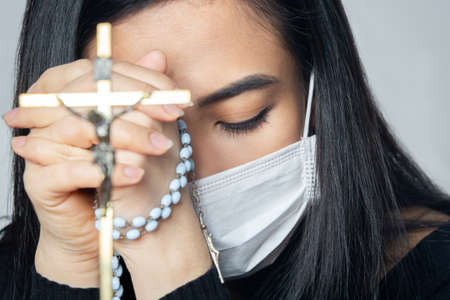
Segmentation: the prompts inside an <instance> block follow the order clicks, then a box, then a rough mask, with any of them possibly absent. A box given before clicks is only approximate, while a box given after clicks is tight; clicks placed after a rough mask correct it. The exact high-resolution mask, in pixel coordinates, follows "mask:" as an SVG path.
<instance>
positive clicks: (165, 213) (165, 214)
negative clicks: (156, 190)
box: [161, 206, 172, 219]
mask: <svg viewBox="0 0 450 300" xmlns="http://www.w3.org/2000/svg"><path fill="white" fill-rule="evenodd" d="M171 213H172V209H171V208H170V207H169V206H166V207H164V208H163V210H162V214H161V218H163V219H167V218H168V217H169V216H170V214H171Z"/></svg>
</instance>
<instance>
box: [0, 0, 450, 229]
mask: <svg viewBox="0 0 450 300" xmlns="http://www.w3.org/2000/svg"><path fill="white" fill-rule="evenodd" d="M343 2H344V5H345V8H346V10H347V13H348V15H349V18H350V23H351V25H352V28H353V31H354V34H355V38H356V42H357V45H358V48H359V50H360V54H361V57H362V60H363V63H364V65H365V68H366V71H367V73H368V76H369V81H370V84H371V86H372V88H373V90H374V92H375V96H376V98H377V100H378V103H379V105H380V108H381V110H382V111H383V113H384V115H385V117H386V119H387V120H388V122H389V123H390V124H391V125H392V127H393V129H394V132H395V133H396V135H397V136H398V137H399V139H400V141H401V143H402V144H403V145H404V146H405V147H406V149H408V150H409V151H410V153H411V154H412V156H413V157H414V158H415V159H416V160H417V162H418V163H419V165H420V166H422V167H423V168H424V170H425V171H426V172H427V173H428V174H429V175H430V176H431V178H432V179H434V180H435V182H436V183H437V184H438V185H439V186H441V187H442V188H444V190H446V191H447V192H450V174H449V170H450V156H449V154H450V138H449V137H450V135H449V133H448V130H449V129H450V118H449V117H448V115H449V113H450V101H449V100H450V97H449V96H450V92H449V89H448V88H449V84H448V83H449V79H450V57H449V53H450V34H449V29H450V18H448V12H449V11H450V1H448V0H433V1H423V0H396V1H392V0H377V1H370V2H369V1H362V0H344V1H343ZM24 6H25V1H24V0H15V1H8V3H7V4H5V5H4V7H3V9H2V10H1V11H0V40H1V48H0V63H1V66H2V71H1V72H0V99H1V101H0V113H2V114H3V113H5V112H6V111H8V110H9V107H10V103H11V97H12V94H13V78H14V75H13V74H14V72H13V69H14V58H15V50H16V43H17V39H18V35H19V23H20V21H21V18H22V13H23V10H24ZM0 140H1V141H2V143H1V144H0V145H1V146H0V164H1V166H2V167H1V168H0V178H1V179H0V215H3V214H5V212H9V211H10V206H11V205H10V204H8V201H6V199H10V198H11V197H10V196H9V194H10V190H11V189H10V186H9V184H10V180H9V178H10V174H11V168H10V160H11V151H10V147H9V130H8V128H7V127H6V126H5V125H4V122H0ZM2 222H3V221H0V227H1V224H2Z"/></svg>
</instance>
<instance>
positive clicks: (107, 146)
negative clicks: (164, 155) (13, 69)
mask: <svg viewBox="0 0 450 300" xmlns="http://www.w3.org/2000/svg"><path fill="white" fill-rule="evenodd" d="M111 57H112V45H111V24H109V23H99V24H98V25H97V58H96V60H95V64H94V80H95V81H96V82H97V93H61V94H33V93H30V94H21V95H20V96H19V106H21V107H57V106H64V107H65V108H67V109H68V110H69V111H70V112H71V113H73V114H75V115H77V116H78V117H80V118H82V119H85V120H87V121H89V122H90V123H92V124H93V125H94V127H95V131H96V134H97V137H98V139H99V144H98V145H97V146H95V147H93V148H91V150H92V151H93V153H94V163H96V164H98V165H99V166H100V168H101V170H102V172H103V175H104V180H103V182H102V184H101V186H100V208H101V212H102V216H101V219H100V237H99V267H100V299H101V300H110V299H112V296H113V291H112V285H111V284H112V283H111V279H112V265H111V261H112V256H113V240H112V230H113V216H114V211H113V208H112V206H111V204H110V199H111V189H112V183H111V176H112V172H113V169H114V164H115V152H114V149H113V148H112V146H111V143H110V130H111V124H112V122H113V121H114V120H115V119H116V118H118V117H119V116H121V115H123V114H125V113H127V112H129V111H131V110H133V108H134V107H135V106H136V105H138V104H139V103H140V104H191V105H192V102H191V93H190V91H189V90H170V91H153V92H151V93H146V92H141V91H133V92H112V82H111V67H112V58H111ZM114 106H125V107H126V108H124V109H123V110H122V111H121V112H120V113H118V114H116V115H113V112H112V108H113V107H114ZM75 107H96V108H97V109H92V110H90V111H89V112H88V113H87V115H83V114H81V113H79V112H77V111H76V110H75V109H74V108H75Z"/></svg>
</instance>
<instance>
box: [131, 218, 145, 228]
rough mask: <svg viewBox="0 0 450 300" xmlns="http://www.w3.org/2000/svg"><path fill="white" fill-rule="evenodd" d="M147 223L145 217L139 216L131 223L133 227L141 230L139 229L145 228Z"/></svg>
mask: <svg viewBox="0 0 450 300" xmlns="http://www.w3.org/2000/svg"><path fill="white" fill-rule="evenodd" d="M146 222H147V220H146V219H145V217H143V216H137V217H135V218H133V220H132V221H131V224H132V225H133V227H136V228H139V227H142V226H144V225H145V223H146Z"/></svg>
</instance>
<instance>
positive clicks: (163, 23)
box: [87, 0, 288, 90]
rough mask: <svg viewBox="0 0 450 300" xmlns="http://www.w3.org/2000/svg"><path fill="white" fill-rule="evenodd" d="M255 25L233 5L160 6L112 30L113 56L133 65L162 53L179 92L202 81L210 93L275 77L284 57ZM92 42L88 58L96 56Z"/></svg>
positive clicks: (225, 0) (228, 0) (233, 0)
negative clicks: (244, 80) (258, 75)
mask: <svg viewBox="0 0 450 300" xmlns="http://www.w3.org/2000/svg"><path fill="white" fill-rule="evenodd" d="M259 22H261V20H259ZM259 22H258V17H257V15H256V14H255V13H254V12H253V11H252V10H251V9H250V8H249V7H247V6H246V5H245V4H242V3H240V2H239V1H237V0H220V1H167V2H164V1H163V2H162V3H158V4H154V5H150V6H148V7H146V8H144V9H142V10H140V11H139V12H138V13H136V14H133V15H131V16H127V17H125V18H123V19H121V20H119V21H118V22H117V23H115V24H114V25H113V56H114V58H115V59H116V60H126V61H131V62H136V61H137V60H139V59H140V58H141V57H143V56H144V55H145V54H147V53H148V52H149V51H150V50H152V49H159V50H162V51H163V52H164V53H165V54H166V56H167V61H168V75H169V76H170V77H172V78H173V79H174V80H175V81H176V82H177V83H178V85H179V86H180V87H181V86H196V85H198V83H199V82H202V83H203V85H205V86H209V88H208V89H207V90H210V89H213V88H215V87H217V88H219V87H220V86H222V85H223V84H224V83H225V84H226V83H228V82H230V81H232V80H233V79H234V80H236V79H239V78H241V77H244V76H246V75H248V74H249V73H253V72H263V73H267V74H270V75H274V76H277V75H279V73H280V72H281V71H282V69H283V67H284V65H285V64H286V58H287V56H288V55H287V53H286V52H285V50H284V49H283V47H282V46H281V43H280V41H279V39H278V38H277V37H276V35H275V34H274V33H273V32H272V31H271V30H269V29H268V26H262V25H261V24H260V23H259ZM94 42H95V40H93V41H91V43H90V44H89V46H88V49H87V54H88V56H89V57H93V56H94V55H95V49H94V48H95V44H94ZM198 89H201V88H200V87H199V88H198Z"/></svg>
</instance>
